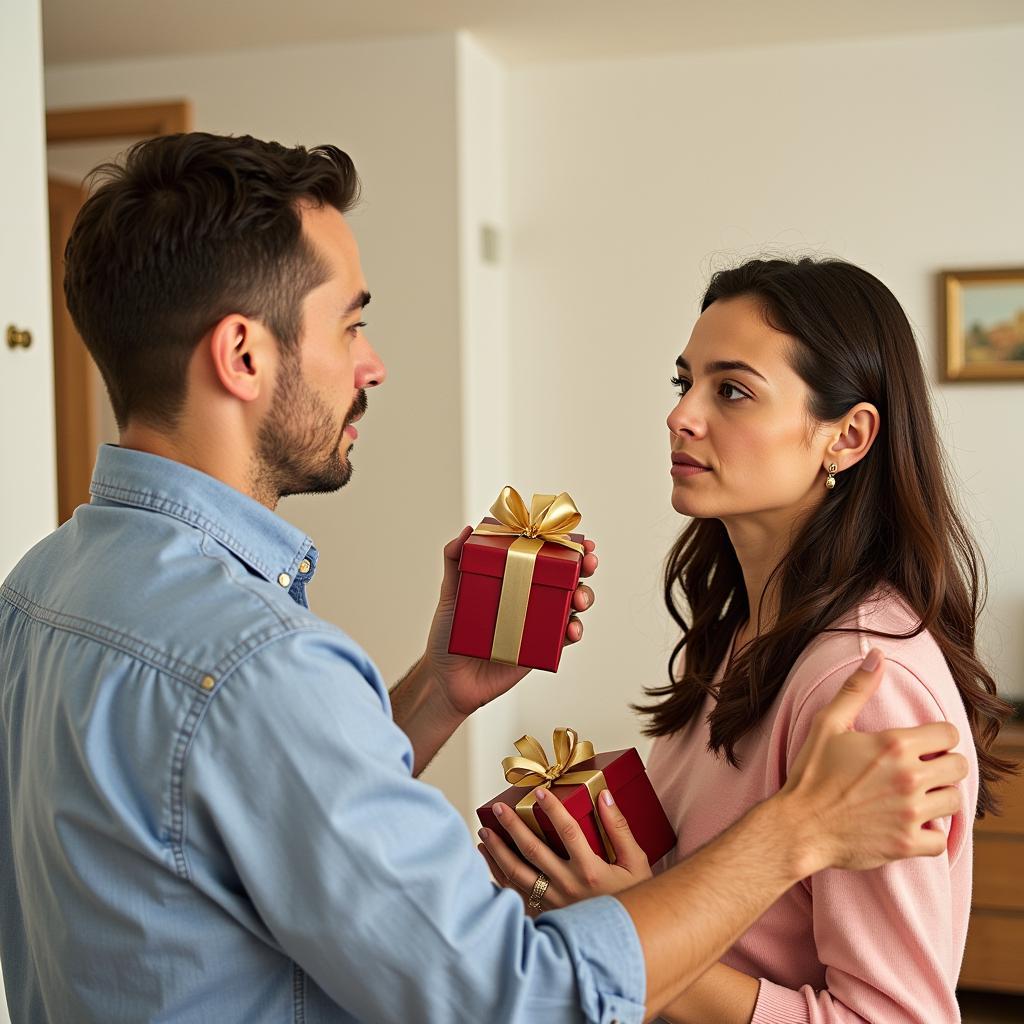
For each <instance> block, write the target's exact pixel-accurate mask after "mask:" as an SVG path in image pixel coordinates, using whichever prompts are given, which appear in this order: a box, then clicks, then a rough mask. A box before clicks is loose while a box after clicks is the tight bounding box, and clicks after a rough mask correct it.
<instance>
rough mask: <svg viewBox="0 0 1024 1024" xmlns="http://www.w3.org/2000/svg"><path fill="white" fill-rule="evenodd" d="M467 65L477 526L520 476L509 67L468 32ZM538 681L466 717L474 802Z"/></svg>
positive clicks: (467, 257) (467, 407) (463, 222)
mask: <svg viewBox="0 0 1024 1024" xmlns="http://www.w3.org/2000/svg"><path fill="white" fill-rule="evenodd" d="M457 68H458V87H457V99H458V150H459V164H458V168H459V170H458V173H459V239H460V278H459V282H460V303H459V305H460V313H461V318H462V330H461V337H462V405H463V423H464V424H465V430H464V434H463V466H464V473H465V489H464V496H465V501H464V506H463V512H464V522H465V523H469V524H473V525H475V524H476V523H478V522H479V521H480V520H481V519H482V518H483V517H484V516H485V515H487V512H488V509H489V508H490V506H491V505H492V504H493V502H494V500H495V498H496V497H497V496H498V494H499V492H500V491H501V488H502V487H503V486H504V485H505V484H509V483H511V484H513V485H516V484H517V481H515V480H513V479H512V478H511V477H510V476H509V471H510V466H509V459H510V447H511V432H512V422H511V415H512V408H513V404H512V396H511V395H510V392H509V386H508V375H509V362H510V359H511V353H510V350H509V334H508V291H507V285H508V181H507V173H506V171H507V163H508V151H507V134H508V119H507V86H506V83H507V77H508V72H507V70H506V69H505V68H504V67H503V66H502V65H501V64H499V63H498V62H497V61H496V60H495V59H494V58H493V57H491V56H490V55H489V54H488V53H487V51H486V50H484V49H483V48H482V47H481V46H480V45H479V44H478V43H477V42H476V41H475V39H474V38H473V37H472V36H471V35H468V34H467V33H460V34H459V36H458V40H457ZM518 486H519V487H522V488H526V487H527V486H529V480H525V481H522V482H519V483H518ZM536 674H537V673H535V675H536ZM533 684H534V683H533V680H532V679H531V678H528V679H527V680H526V681H524V682H523V683H521V684H520V685H519V686H518V687H516V688H515V689H514V690H512V691H511V692H509V693H507V694H505V695H504V696H502V697H501V698H500V699H499V700H495V701H492V702H491V703H490V704H489V705H487V706H486V707H484V708H482V709H481V710H479V711H478V712H477V713H476V714H474V715H473V717H472V719H470V721H469V723H468V724H467V726H466V732H467V739H468V744H469V753H468V765H469V770H468V772H467V775H468V777H469V779H470V795H471V800H472V806H473V807H477V806H480V805H481V804H482V803H484V802H485V801H486V800H489V799H490V798H491V797H493V796H494V795H495V794H496V793H498V792H500V791H501V790H502V789H503V788H504V782H503V779H502V775H501V758H502V757H504V756H506V755H508V754H509V753H510V752H511V749H512V743H513V741H514V740H515V738H516V736H517V735H518V734H517V733H515V732H514V729H515V722H516V718H517V716H516V706H517V704H518V700H519V693H520V690H521V689H522V688H524V687H529V686H531V685H533Z"/></svg>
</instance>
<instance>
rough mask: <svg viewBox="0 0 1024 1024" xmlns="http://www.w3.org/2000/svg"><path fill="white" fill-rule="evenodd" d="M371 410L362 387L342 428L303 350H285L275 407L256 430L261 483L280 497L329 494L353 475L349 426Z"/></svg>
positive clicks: (262, 488)
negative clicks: (308, 377) (309, 380)
mask: <svg viewBox="0 0 1024 1024" xmlns="http://www.w3.org/2000/svg"><path fill="white" fill-rule="evenodd" d="M365 411H366V392H365V391H364V390H362V389H360V391H359V392H358V393H357V395H356V398H355V401H354V402H353V403H352V408H351V409H349V411H348V414H347V415H346V417H345V419H344V421H343V422H342V424H341V427H340V428H339V427H338V426H337V420H336V419H335V417H334V416H333V415H332V413H331V410H330V408H329V407H328V406H327V405H325V404H324V402H323V400H322V399H321V398H320V397H319V396H318V395H317V394H315V392H314V391H313V390H312V389H311V388H310V387H309V386H308V385H307V384H306V381H305V378H304V377H303V375H302V366H301V362H300V359H299V356H298V354H297V353H295V354H291V353H288V354H285V356H284V358H283V360H282V362H281V372H280V376H279V378H278V381H277V384H276V385H275V387H274V397H273V401H272V403H271V407H270V411H269V412H268V413H267V415H266V417H265V419H264V420H263V422H262V423H261V424H260V428H259V432H258V434H257V436H256V466H255V467H254V468H255V477H256V487H257V488H258V489H259V490H261V491H264V492H266V491H269V492H270V493H271V494H272V495H273V496H276V497H278V498H283V497H286V496H287V495H289V494H329V493H331V492H333V491H337V490H338V489H340V488H342V487H344V486H345V484H347V483H348V482H349V480H351V479H352V463H351V460H350V458H349V456H350V455H351V451H352V446H351V445H350V446H349V449H348V455H342V454H341V444H342V439H343V436H344V433H345V427H347V426H348V425H349V424H350V423H351V422H352V421H353V420H355V419H357V418H358V417H359V416H361V415H362V414H363V413H364V412H365Z"/></svg>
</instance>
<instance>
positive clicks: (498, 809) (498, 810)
mask: <svg viewBox="0 0 1024 1024" xmlns="http://www.w3.org/2000/svg"><path fill="white" fill-rule="evenodd" d="M493 810H494V813H495V814H496V815H497V816H498V817H499V818H500V817H501V816H502V815H503V814H504V813H505V805H504V804H495V805H494V808H493Z"/></svg>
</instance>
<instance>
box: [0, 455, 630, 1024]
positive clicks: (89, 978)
mask: <svg viewBox="0 0 1024 1024" xmlns="http://www.w3.org/2000/svg"><path fill="white" fill-rule="evenodd" d="M92 493H93V501H92V504H90V505H85V506H82V507H81V508H79V509H78V511H77V512H76V513H75V515H74V517H73V518H72V519H71V521H70V522H68V523H66V524H65V525H64V526H62V527H61V528H60V529H59V530H57V531H56V532H55V533H53V534H51V535H50V536H49V537H47V538H46V539H45V540H44V541H42V542H41V543H40V544H38V545H37V546H36V547H35V548H33V549H32V550H31V551H30V552H29V553H28V554H27V555H26V556H25V558H24V559H23V560H22V561H21V563H20V564H19V565H18V566H17V568H15V570H14V571H13V572H12V573H11V575H10V576H9V577H8V579H7V581H6V582H5V583H4V584H3V586H2V588H0V727H2V728H0V960H2V962H3V968H4V979H5V982H6V986H7V994H8V999H9V1001H10V1006H11V1012H12V1016H13V1019H14V1021H15V1022H16V1024H21V1022H39V1021H60V1022H74V1024H85V1022H89V1021H97V1022H99V1021H102V1022H104V1024H110V1022H118V1021H133V1022H135V1021H161V1022H171V1021H174V1022H184V1021H188V1022H201V1021H216V1022H218V1024H226V1022H233V1021H239V1022H242V1021H244V1022H246V1024H262V1022H267V1024H269V1022H275V1024H281V1022H286V1021H290V1022H295V1024H298V1022H305V1024H319V1022H323V1021H332V1022H334V1021H396V1022H397V1021H401V1022H403V1024H415V1022H421V1021H422V1022H428V1021H438V1022H446V1024H447V1022H456V1021H467V1022H469V1021H472V1022H473V1024H497V1022H504V1021H509V1022H520V1021H521V1022H526V1021H530V1022H543V1024H549V1022H550V1024H557V1022H560V1021H583V1020H585V1021H592V1022H602V1024H610V1022H611V1021H613V1020H618V1021H621V1022H622V1024H627V1022H634V1021H637V1022H638V1021H640V1020H641V1019H642V1017H643V1005H642V1004H643V1000H644V989H645V973H644V964H643V959H642V955H641V951H640V946H639V942H638V939H637V935H636V932H635V929H634V928H633V925H632V922H631V920H630V918H629V916H628V915H627V913H626V912H625V910H624V908H623V907H622V905H621V904H620V903H619V902H618V901H617V900H615V899H612V898H610V897H604V898H601V899H595V900H591V901H587V902H584V903H580V904H577V905H575V906H573V907H570V908H567V909H565V910H559V911H555V912H552V913H549V914H546V915H544V916H543V917H541V918H540V919H538V920H537V921H536V922H534V921H531V920H530V919H529V918H527V917H525V916H524V914H523V910H522V904H521V902H520V900H519V898H518V897H517V896H515V895H514V894H513V893H510V892H507V891H504V890H498V889H496V888H495V887H494V886H493V885H492V884H491V882H490V880H489V878H488V875H487V871H486V868H485V865H484V863H483V861H482V859H481V858H480V856H479V854H478V853H477V852H476V850H475V849H474V848H473V844H472V843H471V842H470V841H469V839H468V837H467V835H466V830H465V826H464V825H463V823H462V821H461V819H460V818H459V816H458V814H457V813H456V812H455V810H454V808H453V807H452V806H451V805H450V804H449V803H448V802H447V801H446V800H445V799H444V797H443V796H442V795H441V793H440V792H439V791H438V790H436V789H433V788H432V787H430V786H428V785H425V784H423V783H421V782H418V781H417V780H415V779H414V778H413V777H412V774H411V770H412V769H411V766H412V750H411V747H410V744H409V741H408V739H407V737H406V736H405V734H404V733H403V732H402V731H401V730H400V729H399V728H398V727H397V726H396V725H395V724H394V722H393V721H392V718H391V710H390V704H389V701H388V696H387V692H386V690H385V687H384V685H383V683H382V681H381V678H380V675H379V673H378V672H377V670H376V668H375V667H374V665H373V663H372V662H371V661H370V659H369V658H368V657H367V655H366V654H365V653H364V652H363V651H362V650H361V649H360V648H359V647H358V646H357V645H356V644H355V643H353V641H352V640H350V639H349V637H348V636H346V635H345V634H344V633H343V632H342V631H341V630H339V629H337V628H336V627H334V626H332V625H330V624H328V623H326V622H324V621H323V620H321V619H319V618H317V617H316V616H315V615H314V614H313V613H312V612H310V611H309V610H308V608H307V605H306V593H305V590H306V584H307V582H308V581H309V580H310V578H311V577H312V576H313V574H314V572H315V570H316V559H317V553H316V549H315V548H314V547H313V544H312V542H311V541H310V539H309V538H308V537H306V536H304V535H303V534H302V532H301V531H299V530H297V529H295V528H294V527H292V526H290V525H289V524H288V523H286V522H285V521H284V520H283V519H281V518H280V517H279V516H277V515H275V514H274V513H272V512H270V511H268V510H267V509H266V508H264V507H262V506H261V505H259V504H257V503H256V502H254V501H252V500H251V499H249V498H247V497H245V496H244V495H242V494H241V493H239V492H238V491H235V490H233V489H232V488H230V487H228V486H226V485H225V484H222V483H220V482H219V481H217V480H214V479H212V478H211V477H208V476H206V475H204V474H202V473H199V472H197V471H196V470H193V469H190V468H188V467H186V466H183V465H181V464H179V463H176V462H171V461H168V460H166V459H162V458H159V457H157V456H154V455H146V454H142V453H139V452H133V451H128V450H124V449H120V448H115V447H104V448H102V449H101V451H100V455H99V460H98V462H97V465H96V472H95V476H94V479H93V485H92ZM410 628H412V624H410Z"/></svg>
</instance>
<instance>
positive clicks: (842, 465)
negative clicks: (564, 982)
mask: <svg viewBox="0 0 1024 1024" xmlns="http://www.w3.org/2000/svg"><path fill="white" fill-rule="evenodd" d="M673 384H674V385H675V386H676V387H677V388H678V390H679V401H678V403H677V404H676V406H675V408H674V409H673V410H672V412H671V414H670V415H669V418H668V426H669V432H670V439H671V454H672V466H671V473H672V484H673V486H672V504H673V507H674V508H675V510H676V511H677V512H679V513H680V514H681V515H685V516H690V517H692V521H691V522H690V523H689V525H688V526H687V527H686V528H685V529H684V531H683V533H682V535H681V536H680V538H679V540H678V541H677V543H676V544H675V546H674V547H673V549H672V551H671V553H670V554H669V558H668V561H667V566H666V576H665V595H666V601H667V604H668V608H669V611H670V613H671V615H672V617H673V619H674V620H675V621H676V622H677V623H678V625H679V626H680V628H681V630H682V637H681V639H680V640H679V642H678V644H677V645H676V647H675V649H674V651H673V655H672V658H671V660H670V664H669V676H670V680H671V682H670V683H669V684H668V685H667V686H664V687H660V688H656V689H653V690H650V691H648V694H649V696H650V697H652V698H654V700H653V702H652V703H650V704H649V705H647V706H645V707H643V708H641V709H640V710H642V711H643V712H644V713H646V714H647V715H648V716H649V720H648V725H647V729H646V731H647V733H648V734H649V735H653V736H655V737H656V739H655V743H654V747H653V750H652V753H651V756H650V763H649V772H650V776H651V778H652V780H653V782H654V785H655V787H656V789H657V790H658V791H659V794H660V795H661V797H662V800H663V803H664V804H665V808H666V811H667V812H668V815H669V818H670V819H671V820H672V821H673V823H674V824H675V826H676V829H677V833H678V835H679V842H678V846H677V848H676V850H675V851H674V852H673V853H672V854H670V855H669V856H668V857H667V858H665V860H664V861H663V862H662V864H661V865H659V867H667V866H669V865H670V864H672V863H675V862H676V861H677V860H679V859H682V858H684V857H686V856H689V855H690V854H691V853H692V852H693V851H695V850H696V849H697V848H698V847H700V846H702V845H703V844H704V843H706V842H707V841H708V840H709V839H711V838H712V837H713V836H715V835H717V834H719V833H720V832H721V831H723V829H725V828H727V827H728V826H729V825H730V824H732V823H733V822H734V821H736V820H737V819H738V818H740V817H741V816H742V815H743V814H744V813H745V812H746V811H747V810H748V809H749V808H750V807H752V806H753V805H754V804H755V803H757V802H759V801H761V800H763V799H764V798H766V797H768V796H770V795H771V794H772V793H773V792H775V791H777V790H778V789H780V788H781V787H783V786H784V784H785V782H786V778H787V772H788V769H789V768H790V767H791V765H792V760H793V758H794V756H795V754H796V752H797V751H798V750H799V749H800V747H801V745H802V743H803V740H804V739H805V737H806V736H807V733H808V730H809V728H810V725H811V720H812V718H813V716H814V714H815V712H816V711H817V710H818V709H820V708H821V707H823V706H824V705H825V704H827V703H828V701H829V700H830V699H831V698H832V697H833V696H834V694H835V692H836V690H837V688H838V687H839V686H840V685H841V684H842V681H843V680H844V679H845V677H846V676H847V675H848V674H849V672H850V670H851V668H852V667H855V666H856V664H857V663H859V662H860V661H861V660H862V659H863V657H864V655H865V653H866V652H867V651H868V649H869V648H870V647H872V646H875V647H879V648H880V649H881V650H882V652H883V653H884V654H885V657H886V664H887V667H886V672H885V676H884V678H883V682H882V685H881V687H880V689H879V691H878V693H877V694H875V696H874V697H873V698H872V699H871V700H870V701H869V703H868V705H867V707H866V708H865V710H864V711H863V712H862V714H861V716H860V717H859V718H858V720H857V723H856V724H857V727H858V728H859V729H863V730H882V729H889V728H893V727H899V726H910V725H917V724H920V723H923V722H927V721H936V720H941V719H947V720H949V721H951V722H952V723H953V724H954V725H956V726H957V728H958V729H959V731H960V735H961V744H960V748H959V749H960V750H961V752H962V753H963V754H965V755H966V756H967V757H968V759H969V761H970V762H971V765H972V770H971V773H970V775H969V776H968V778H967V779H966V780H965V781H964V782H963V783H962V784H961V785H962V786H963V787H964V789H963V794H962V795H963V807H964V809H965V810H964V812H963V813H961V814H958V815H957V816H955V817H954V818H953V819H945V820H942V821H936V822H933V823H932V827H934V828H938V829H942V830H943V831H944V832H945V833H946V837H947V843H946V852H945V854H944V855H943V856H941V857H937V858H918V859H915V860H910V861H903V862H899V863H895V864H892V865H890V866H887V867H884V868H880V869H878V870H876V871H871V872H866V873H862V874H858V873H853V872H850V873H846V872H840V871H827V872H823V873H821V874H819V875H815V876H813V877H811V878H809V879H806V880H805V881H804V882H803V883H801V884H800V885H798V886H796V887H794V888H793V889H791V890H790V891H789V892H788V893H786V894H785V895H784V896H783V897H782V899H780V900H779V901H778V902H777V903H776V904H775V905H774V906H773V907H772V908H771V910H769V911H768V913H766V914H765V915H764V916H763V917H762V918H761V919H760V920H759V921H758V922H757V923H756V924H755V925H754V926H753V927H752V928H751V929H750V930H749V931H748V932H747V933H746V934H745V935H743V936H742V937H741V938H740V940H739V941H738V942H737V943H736V944H735V945H734V946H733V947H732V949H730V950H729V951H728V952H727V953H726V955H725V956H724V957H723V959H722V962H721V963H720V964H718V965H716V967H714V968H713V969H712V970H711V971H709V972H708V973H707V974H706V975H705V976H704V977H703V978H702V979H701V980H700V981H699V982H698V983H697V984H696V985H694V986H692V987H691V989H690V990H689V991H688V992H687V993H686V995H685V996H684V998H683V999H681V1000H680V1001H679V1002H678V1003H677V1004H675V1005H673V1006H672V1007H670V1008H669V1009H668V1010H667V1011H665V1016H666V1017H667V1018H668V1019H669V1020H677V1021H695V1022H696V1021H699V1022H701V1024H713V1022H721V1024H726V1022H731V1021H737V1022H743V1024H746V1022H747V1021H751V1020H752V1021H753V1022H754V1024H769V1022H783V1021H784V1022H790V1021H793V1022H800V1021H813V1022H832V1021H836V1022H838V1021H844V1022H845V1021H872V1022H876V1024H903V1022H915V1024H938V1022H946V1021H955V1020H958V1019H959V1011H958V1009H957V1004H956V998H955V992H954V989H955V985H956V979H957V975H958V973H959V969H960V963H961V959H962V957H963V950H964V942H965V938H966V933H967V921H968V914H969V910H970V895H971V830H972V822H973V813H972V812H973V810H974V809H975V808H977V812H978V814H983V813H985V812H986V811H988V810H991V809H993V800H992V791H991V786H992V783H993V782H994V781H995V780H996V779H997V778H998V776H999V775H1000V773H1001V772H1003V771H1004V770H1006V769H1007V767H1008V765H1007V764H1006V763H1005V762H1002V761H1000V760H998V759H997V758H995V757H994V756H993V755H992V754H990V753H989V752H988V747H989V745H990V743H991V741H992V739H993V738H994V736H995V734H996V732H997V731H998V728H999V722H1000V720H1001V718H1003V717H1004V716H1005V715H1006V714H1007V712H1008V710H1009V708H1008V705H1006V704H1005V703H1004V702H1003V701H1001V700H1000V699H999V698H998V697H997V696H996V688H995V684H994V682H993V680H992V678H991V676H990V675H989V674H988V673H987V671H986V670H985V668H984V667H983V666H982V664H981V663H980V661H979V660H978V658H977V657H976V654H975V650H974V641H975V628H976V621H977V615H978V611H979V586H978V575H979V573H978V562H977V556H976V554H975V551H974V547H973V544H972V542H971V539H970V537H969V535H968V532H967V530H966V529H965V527H964V525H963V522H962V520H961V519H960V517H959V515H958V513H957V511H956V508H955V506H954V503H953V501H952V498H951V496H950V493H949V489H948V487H947V484H946V481H945V478H944V473H943V467H942V460H941V457H940V452H939V446H938V440H937V436H936V432H935V427H934V424H933V420H932V416H931V412H930V409H929V405H928V395H927V386H926V384H925V378H924V372H923V369H922V365H921V359H920V356H919V354H918V350H917V346H916V344H915V342H914V337H913V333H912V330H911V328H910V324H909V323H908V321H907V318H906V315H905V314H904V313H903V310H902V309H901V308H900V306H899V303H898V302H897V301H896V299H895V298H894V296H893V295H892V293H891V292H890V291H889V290H888V289H887V288H886V287H885V286H884V285H883V284H882V283H881V282H880V281H878V280H877V279H876V278H874V277H872V276H871V275H870V274H868V273H866V272H865V271H863V270H860V269H859V268H857V267H854V266H851V265H850V264H847V263H843V262H839V261H835V260H828V261H814V260H809V259H803V260H800V261H798V262H790V261H786V260H769V261H762V260H754V261H751V262H749V263H746V264H744V265H743V266H741V267H738V268H736V269H733V270H727V271H722V272H720V273H718V274H716V275H715V276H714V278H713V279H712V281H711V285H710V287H709V288H708V291H707V293H706V295H705V296H704V301H703V303H702V314H701V317H700V319H699V320H698V321H697V324H696V326H695V327H694V330H693V334H692V336H691V338H690V341H689V344H688V345H687V347H686V350H685V351H684V352H683V354H682V355H681V356H680V357H679V359H678V360H677V375H676V376H675V377H674V378H673ZM678 596H681V597H682V598H683V600H684V603H685V606H686V610H685V611H684V610H682V609H681V608H680V607H679V604H678V603H677V597H678ZM485 846H486V849H487V851H488V852H489V854H490V858H489V859H490V862H491V865H492V869H494V870H496V871H497V872H498V877H499V879H501V880H502V881H511V883H514V884H517V886H518V887H522V888H525V889H526V890H529V889H530V888H531V886H532V883H533V881H534V879H535V878H536V869H531V868H530V867H529V866H527V865H524V864H523V863H522V862H521V861H520V862H518V863H517V862H515V861H514V860H513V859H512V855H511V854H510V853H507V852H506V851H505V850H504V849H502V848H501V846H500V845H499V844H498V843H497V841H496V840H495V838H494V837H493V836H490V835H488V836H486V837H485ZM570 869H571V870H572V871H575V872H576V874H577V875H579V874H580V873H587V871H588V867H587V865H586V864H579V863H577V862H571V863H570V865H568V866H567V870H570ZM642 873H643V871H642V870H641V871H639V872H633V874H632V875H631V873H630V872H629V871H628V870H625V869H623V870H618V871H616V872H611V871H609V872H606V873H604V874H603V875H602V877H603V878H605V879H606V885H605V887H606V888H607V889H609V890H610V889H613V888H614V887H615V886H620V887H621V886H624V885H626V884H631V883H632V882H633V881H635V880H636V878H635V875H636V874H642ZM590 874H591V879H590V880H591V882H592V880H593V876H594V873H593V871H591V872H590ZM580 889H581V887H580V886H575V887H574V886H572V885H569V884H567V883H566V882H565V881H564V880H563V881H562V883H561V887H560V886H559V884H558V883H557V882H556V880H555V879H554V878H552V880H551V887H550V889H549V893H548V903H549V904H550V905H558V904H559V903H561V902H565V901H566V900H567V899H568V898H569V896H570V890H571V891H572V892H579V891H580Z"/></svg>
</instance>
